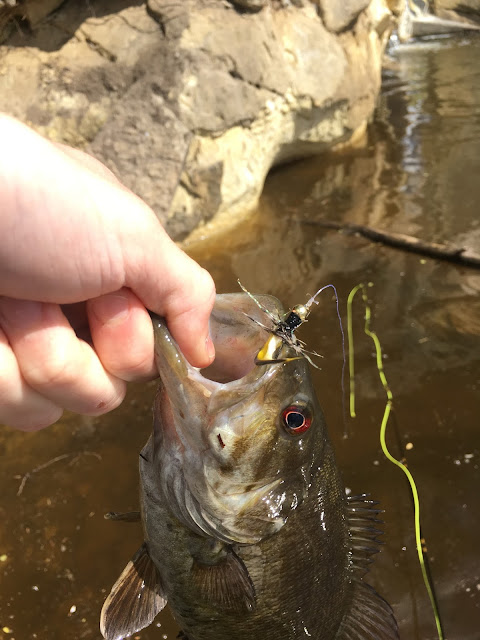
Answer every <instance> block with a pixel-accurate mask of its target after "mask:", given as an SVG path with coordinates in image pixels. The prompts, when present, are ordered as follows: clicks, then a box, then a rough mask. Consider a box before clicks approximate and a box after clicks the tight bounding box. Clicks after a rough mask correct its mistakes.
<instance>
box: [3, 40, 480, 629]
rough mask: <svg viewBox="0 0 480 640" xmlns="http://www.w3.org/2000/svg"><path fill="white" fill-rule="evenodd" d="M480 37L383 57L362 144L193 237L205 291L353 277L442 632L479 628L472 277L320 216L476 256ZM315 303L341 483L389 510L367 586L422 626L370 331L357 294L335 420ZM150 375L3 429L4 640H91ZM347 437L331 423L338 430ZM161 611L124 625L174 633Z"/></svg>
mask: <svg viewBox="0 0 480 640" xmlns="http://www.w3.org/2000/svg"><path fill="white" fill-rule="evenodd" d="M478 60H480V39H479V38H477V39H470V40H469V39H464V38H460V39H449V38H445V39H441V40H436V41H429V42H424V43H420V44H413V45H409V46H403V47H402V48H400V49H397V50H394V51H392V52H391V55H390V58H389V59H388V60H387V64H386V70H385V72H384V83H383V93H382V96H381V99H380V102H379V106H378V110H377V113H376V117H375V121H374V122H373V123H372V125H371V127H370V130H369V137H368V144H367V145H366V146H365V147H363V148H359V149H355V150H349V151H344V152H343V153H341V154H337V155H326V156H322V157H321V158H317V159H312V160H309V161H304V162H300V163H298V164H295V165H290V166H288V167H283V168H280V169H277V170H276V171H274V172H273V173H272V174H271V176H270V177H269V179H268V180H267V184H266V187H265V192H264V195H263V197H262V200H261V203H260V206H259V208H258V210H257V211H256V212H254V213H253V214H252V215H251V216H250V217H249V218H248V220H246V221H244V222H243V223H241V224H239V225H238V226H237V227H236V228H235V229H234V230H229V231H228V230H226V231H225V232H224V233H220V234H219V233H217V234H216V235H215V236H214V237H212V238H210V239H208V238H206V239H205V240H203V241H197V242H196V243H195V244H191V245H190V246H189V247H188V250H189V252H190V253H191V255H192V256H193V257H194V258H196V259H197V260H198V261H199V262H200V263H201V264H202V265H204V266H205V267H207V268H208V269H209V270H210V271H211V273H212V274H213V276H214V278H215V280H216V283H217V286H218V291H219V292H226V291H236V290H237V289H238V286H237V284H236V281H237V278H240V280H241V281H242V283H243V284H244V285H245V286H246V287H247V288H248V289H249V290H250V291H253V292H261V293H271V294H274V295H276V296H277V297H279V298H280V299H281V300H282V301H283V302H284V304H285V305H293V304H298V303H300V302H304V301H305V300H306V297H307V294H312V293H314V292H315V291H316V290H317V289H318V288H319V287H321V286H323V285H325V284H328V283H333V284H334V285H335V286H336V287H337V290H338V292H339V296H340V305H341V310H342V315H343V316H344V315H345V314H344V311H345V301H346V297H347V296H348V293H349V291H350V290H351V289H352V287H354V286H355V285H356V284H358V283H360V282H371V283H373V286H372V287H371V288H369V289H368V295H369V299H370V301H371V307H372V314H373V325H374V328H375V330H376V331H377V333H378V335H379V337H380V339H381V342H382V347H383V350H384V368H385V372H386V375H387V378H388V382H389V384H390V387H391V389H392V391H393V396H394V407H395V410H394V416H393V419H392V421H391V423H390V426H389V435H388V443H389V446H390V448H391V450H392V453H393V454H394V455H396V456H397V457H403V456H405V458H406V460H407V462H408V466H409V468H410V470H411V471H412V473H413V474H414V476H415V479H416V482H417V485H418V489H419V493H420V500H421V508H422V516H421V517H422V532H423V535H424V537H425V539H426V545H427V547H428V558H429V567H430V571H431V574H432V577H433V580H434V584H435V591H436V596H437V599H438V603H439V609H440V614H441V618H442V621H443V625H444V630H445V636H446V638H447V639H448V640H478V639H479V638H480V561H479V558H480V542H479V536H478V528H479V523H480V500H479V499H478V492H479V487H480V484H479V483H480V470H479V465H480V432H479V426H480V425H479V413H480V399H479V390H480V368H479V364H480V342H479V335H480V298H479V292H480V272H478V271H475V270H473V269H468V268H462V267H458V266H454V265H452V264H450V263H446V262H441V261H437V260H433V259H429V258H422V257H421V256H418V255H415V254H411V253H406V252H403V251H400V250H396V249H391V248H386V247H383V246H381V245H378V244H373V243H371V242H369V241H367V240H364V239H362V238H359V237H356V236H352V235H346V234H343V233H340V232H337V231H332V230H327V229H325V228H323V227H322V226H321V225H317V224H315V222H316V221H317V222H318V221H322V220H325V219H326V220H333V221H336V222H340V223H356V224H363V225H369V226H372V227H376V228H379V229H383V230H388V231H393V232H400V233H406V234H410V235H413V236H417V237H419V238H422V239H424V240H428V241H433V242H440V243H448V244H453V245H455V246H458V247H466V246H468V247H469V248H472V249H474V250H476V251H477V252H480V216H479V203H480V179H479V176H480V65H479V64H478ZM330 291H331V290H328V291H326V292H324V293H323V294H322V296H321V298H320V304H319V305H318V307H316V308H315V310H314V312H313V313H312V315H311V317H310V320H309V322H308V324H307V325H305V329H304V330H303V328H302V331H303V333H302V334H301V337H302V338H303V339H304V340H306V341H307V343H308V345H309V346H310V348H312V349H315V350H316V351H318V352H320V353H321V354H322V355H323V356H324V358H323V359H322V360H321V361H319V364H320V366H321V370H318V371H315V372H314V377H315V383H316V387H317V391H318V395H319V399H320V402H321V403H322V405H323V406H324V410H325V414H326V418H327V423H328V424H329V426H330V432H331V436H332V438H333V440H334V443H335V447H336V451H337V455H338V460H339V464H340V466H341V468H342V471H343V473H344V477H345V482H346V485H347V487H349V488H350V489H351V490H352V491H353V492H354V493H359V492H370V493H371V494H372V495H373V496H374V497H375V498H377V499H379V500H381V502H382V506H383V507H384V508H385V521H386V535H385V545H384V546H383V548H382V553H381V554H380V555H379V556H378V557H377V560H376V562H375V563H374V566H373V568H372V571H371V574H370V578H369V581H370V582H371V583H372V584H373V585H374V586H375V588H377V590H378V591H380V592H381V593H382V594H383V596H384V597H385V598H386V599H387V600H388V601H389V602H390V603H391V604H392V606H393V608H394V610H395V613H396V615H397V618H398V621H399V625H400V630H401V638H402V640H434V638H436V634H435V625H434V621H433V617H432V614H431V611H430V608H429V604H428V600H427V597H426V594H425V590H424V588H423V583H422V581H421V575H420V570H419V566H418V561H417V559H416V552H415V546H414V535H413V520H412V518H413V516H412V501H411V497H410V493H409V489H408V486H407V483H406V481H405V479H404V476H403V474H402V473H401V472H400V470H398V469H397V468H396V467H394V466H393V465H392V464H391V463H389V462H388V461H387V460H386V459H385V458H384V457H383V455H382V452H381V450H380V446H379V437H378V433H379V427H380V422H381V418H382V414H383V409H384V406H385V395H384V392H383V390H382V387H381V384H380V381H379V378H378V372H377V370H376V367H375V359H374V353H373V347H372V344H371V343H370V342H369V340H368V339H367V338H366V337H365V336H364V335H363V334H362V327H363V310H362V304H361V300H360V299H358V300H356V302H355V305H357V306H356V308H355V307H354V316H355V318H354V331H355V341H356V342H355V345H356V349H355V353H356V374H357V377H356V388H357V416H358V417H357V418H356V419H355V420H352V419H350V418H347V419H344V417H343V410H342V393H341V384H340V380H341V365H342V350H341V336H340V330H339V324H338V319H337V316H336V312H335V302H334V300H333V298H332V296H331V295H330ZM154 389H155V384H154V383H150V384H147V385H132V386H131V389H130V392H129V395H128V397H127V400H126V401H125V402H124V404H123V405H122V406H121V407H120V408H119V409H118V410H116V411H115V412H113V413H111V414H109V415H107V416H104V417H102V418H95V419H92V418H82V417H78V416H75V415H66V416H65V417H64V419H62V421H61V423H59V424H57V425H55V426H54V427H51V428H50V429H46V430H44V431H42V432H39V433H34V434H23V433H20V432H14V431H10V430H3V431H2V434H1V436H0V455H1V458H2V464H1V468H0V486H1V488H2V498H1V500H0V516H1V518H2V523H3V526H2V527H1V528H0V584H1V589H0V628H3V633H4V635H5V637H6V638H9V639H10V640H13V639H15V640H30V639H34V638H38V639H39V640H47V639H48V640H57V639H58V640H60V639H62V640H63V639H64V638H75V639H80V638H88V639H90V638H100V634H99V632H98V618H99V612H100V608H101V605H102V602H103V600H104V598H105V596H106V594H107V593H108V591H109V589H110V587H111V585H112V584H113V582H114V581H115V579H116V578H117V577H118V574H119V573H120V571H121V570H122V569H123V567H124V565H125V564H126V562H127V560H128V559H129V558H130V556H131V555H132V554H133V553H134V552H135V550H136V548H137V547H138V546H139V544H140V542H141V529H140V527H139V525H137V524H129V523H115V522H110V521H106V520H104V518H103V514H104V513H105V512H107V511H110V510H116V511H128V510H135V509H137V507H138V498H137V491H138V480H137V460H138V452H139V450H140V448H141V446H142V445H143V443H144V442H145V441H146V439H147V437H148V434H149V431H150V428H151V403H152V397H153V393H154ZM345 430H346V431H347V432H348V434H349V437H348V438H346V439H345V438H344V437H343V434H344V431H345ZM175 635H176V627H175V623H174V622H173V621H172V619H171V616H170V614H169V613H168V611H167V612H164V613H162V614H160V616H159V617H158V619H157V621H156V625H155V626H152V627H151V628H149V629H148V630H145V631H142V632H140V633H138V634H136V635H135V636H134V637H135V638H136V639H140V638H141V639H143V640H153V639H159V638H164V639H166V638H174V637H175Z"/></svg>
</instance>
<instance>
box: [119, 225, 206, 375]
mask: <svg viewBox="0 0 480 640" xmlns="http://www.w3.org/2000/svg"><path fill="white" fill-rule="evenodd" d="M147 217H148V216H147ZM137 222H138V218H137ZM150 225H151V228H150V229H146V228H145V227H144V225H141V226H142V227H143V228H142V229H141V230H140V229H139V227H138V226H137V228H136V229H135V231H136V232H137V233H139V232H140V236H138V237H137V239H134V238H132V234H131V233H130V234H129V238H128V241H127V242H126V243H125V244H124V256H125V254H126V257H124V260H125V279H126V282H125V284H126V286H128V287H130V289H132V290H133V291H134V292H135V294H136V295H137V296H138V297H139V298H140V300H141V301H142V302H143V304H144V305H145V306H146V307H147V309H150V310H151V311H153V312H155V313H157V314H158V315H161V316H163V317H164V318H166V321H167V325H168V328H169V330H170V332H171V334H172V336H173V338H174V339H175V341H176V342H177V344H178V346H179V347H180V350H181V351H182V353H183V354H184V355H185V357H186V358H187V360H188V361H189V362H190V363H191V364H192V365H193V366H195V367H206V366H208V365H209V364H211V362H212V361H213V359H214V357H215V350H214V346H213V343H212V340H211V338H210V332H209V326H208V323H209V318H210V313H211V310H212V307H213V304H214V302H215V284H214V282H213V279H212V277H211V275H210V274H209V273H208V271H206V270H205V269H203V268H202V267H200V265H198V264H197V263H196V262H195V261H194V260H192V258H190V257H189V256H187V254H186V253H184V252H183V251H182V250H181V249H180V248H179V247H178V246H177V245H176V244H175V243H174V242H173V241H172V240H171V239H170V237H169V236H168V235H167V233H166V232H165V230H164V229H163V227H162V226H161V224H160V222H159V221H158V219H157V217H156V216H155V214H154V213H153V212H151V217H150V219H149V225H148V226H150ZM130 231H132V230H131V229H130Z"/></svg>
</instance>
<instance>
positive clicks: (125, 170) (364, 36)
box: [0, 0, 393, 238]
mask: <svg viewBox="0 0 480 640" xmlns="http://www.w3.org/2000/svg"><path fill="white" fill-rule="evenodd" d="M34 1H35V0H30V2H31V3H33V2H34ZM47 4H48V3H47ZM57 4H58V3H57ZM390 4H392V3H390ZM392 23H393V19H392V13H391V11H390V10H389V8H388V2H387V1H386V0H372V1H371V2H368V1H367V0H348V1H346V2H343V3H339V2H335V1H334V0H314V1H313V0H295V2H293V3H290V2H282V1H280V0H232V1H231V2H227V1H226V0H218V1H217V2H212V0H182V2H171V0H148V1H147V2H142V1H141V0H136V1H127V0H96V1H92V2H90V3H83V2H82V3H79V2H75V1H73V0H70V1H67V2H65V3H64V4H63V5H62V6H61V7H60V8H59V9H57V11H56V12H55V13H53V14H51V15H50V16H49V18H48V22H47V21H45V22H40V24H37V25H36V26H35V28H34V29H31V31H30V32H25V31H19V28H20V27H21V24H20V25H19V26H18V27H16V28H15V31H14V33H13V34H12V35H11V36H10V37H9V39H8V40H7V41H6V42H5V43H4V44H3V46H2V47H1V48H2V49H3V51H4V54H5V53H7V54H8V55H1V56H0V109H2V110H4V111H6V112H8V113H11V114H12V115H15V116H17V117H18V118H20V119H21V120H23V121H25V122H27V123H28V124H30V125H32V126H33V127H34V128H36V129H37V130H38V131H40V132H41V133H43V134H45V135H47V136H48V137H50V138H51V139H53V140H58V141H62V142H66V143H68V144H72V145H74V146H77V147H80V148H84V149H86V150H88V151H90V152H92V153H93V154H94V155H96V156H97V157H98V158H99V159H100V160H102V161H103V162H105V163H106V164H107V165H108V166H109V167H110V168H111V169H112V170H113V171H114V172H115V173H116V174H117V175H118V177H119V178H120V179H121V180H122V181H123V182H124V183H125V184H126V185H127V186H129V187H130V188H131V189H132V190H133V191H135V192H136V193H138V194H139V195H140V196H141V197H142V198H144V199H145V200H146V201H147V202H148V203H149V204H150V205H151V206H152V207H153V209H154V210H155V211H156V213H157V215H158V216H159V218H160V220H161V221H162V222H163V223H164V224H166V226H167V228H168V230H169V231H170V233H171V234H172V235H173V236H174V237H176V238H180V237H183V236H185V235H186V234H187V233H189V232H190V231H191V230H192V229H194V228H195V227H196V226H197V225H198V224H200V223H202V222H205V221H207V220H210V219H211V218H212V217H213V216H215V215H216V214H220V213H227V214H228V215H230V214H234V213H235V212H237V211H245V210H247V209H249V208H251V207H253V206H254V205H255V203H256V202H257V200H258V197H259V195H260V193H261V190H262V187H263V183H264V179H265V177H266V175H267V173H268V171H269V170H270V169H271V167H273V166H275V165H276V164H279V163H283V162H287V161H290V160H293V159H295V158H300V157H304V156H307V155H312V154H316V153H319V152H321V151H323V150H325V149H328V148H331V147H333V146H335V145H338V144H339V143H345V142H348V141H349V140H351V139H352V137H356V136H359V135H360V134H361V132H362V131H364V129H365V127H366V124H367V122H368V120H369V118H370V117H371V115H372V112H373V109H374V106H375V100H376V97H377V94H378V91H379V87H380V71H381V62H382V55H383V50H384V46H385V44H386V41H387V39H388V37H389V34H390V30H391V28H392V26H393V24H392ZM54 179H55V177H54V176H52V180H54Z"/></svg>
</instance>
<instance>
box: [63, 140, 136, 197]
mask: <svg viewBox="0 0 480 640" xmlns="http://www.w3.org/2000/svg"><path fill="white" fill-rule="evenodd" d="M53 144H54V145H55V146H56V147H57V149H60V151H62V152H63V153H64V154H65V155H67V156H68V157H69V158H72V160H75V161H76V162H78V163H79V164H81V165H82V166H83V167H85V169H89V170H90V171H92V173H96V174H97V175H99V176H101V177H102V178H104V179H105V180H108V181H109V182H112V183H113V184H115V185H116V186H118V187H121V188H122V189H125V187H124V186H123V185H122V183H121V182H120V181H119V180H118V178H117V177H116V175H115V174H114V173H113V172H112V171H110V169H109V168H108V167H106V166H105V165H104V164H103V163H101V162H100V160H97V159H96V158H94V157H93V156H90V155H89V154H88V153H85V152H84V151H80V149H74V148H73V147H69V146H67V145H66V144H62V143H61V142H55V143H53Z"/></svg>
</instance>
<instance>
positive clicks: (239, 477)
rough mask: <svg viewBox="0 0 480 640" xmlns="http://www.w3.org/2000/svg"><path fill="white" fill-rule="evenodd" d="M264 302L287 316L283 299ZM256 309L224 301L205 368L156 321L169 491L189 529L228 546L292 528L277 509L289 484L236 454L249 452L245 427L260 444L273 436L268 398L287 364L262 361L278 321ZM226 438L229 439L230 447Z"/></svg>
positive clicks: (233, 298) (159, 452)
mask: <svg viewBox="0 0 480 640" xmlns="http://www.w3.org/2000/svg"><path fill="white" fill-rule="evenodd" d="M259 297H260V296H259ZM245 298H247V299H245ZM261 298H262V304H269V305H270V309H273V311H272V313H273V312H275V313H276V314H277V315H278V316H279V317H281V314H282V313H283V309H282V308H281V307H280V303H279V302H278V301H277V300H276V298H270V296H262V297H261ZM272 301H273V302H272ZM252 307H255V304H254V303H252V301H251V300H250V299H248V297H247V296H245V295H244V294H227V295H224V296H217V300H216V303H215V307H214V310H213V312H212V316H211V321H210V332H211V336H212V340H213V343H214V345H215V349H216V358H215V361H214V363H213V365H211V366H210V367H208V368H206V369H203V370H199V369H197V368H195V367H193V366H191V365H190V364H189V363H188V361H187V360H186V359H185V357H184V356H183V354H182V353H181V352H180V350H179V348H178V346H177V344H176V342H175V341H174V340H173V338H172V336H171V335H170V332H169V331H168V328H167V326H166V323H165V321H164V320H163V319H162V318H160V317H158V316H152V322H153V326H154V334H155V357H156V364H157V367H158V371H159V373H160V378H161V382H162V384H161V392H160V394H159V395H158V396H157V401H156V406H155V415H156V418H155V428H154V441H155V442H156V443H157V444H156V445H155V451H156V453H155V456H156V459H157V460H158V463H159V464H158V466H157V469H158V470H159V472H160V478H161V484H162V487H163V491H164V494H165V495H166V496H167V499H168V501H169V503H170V505H171V506H172V507H173V508H174V510H175V513H176V515H177V517H179V519H180V520H182V521H183V522H184V523H185V524H186V525H187V526H189V527H190V528H192V529H193V530H195V531H197V532H198V533H202V534H203V535H205V534H207V535H211V536H215V537H216V538H217V539H221V540H223V541H224V542H227V543H241V544H242V543H243V544H251V543H254V542H256V541H258V540H260V539H261V538H262V537H263V536H264V535H265V532H266V531H268V535H270V534H271V533H274V532H275V531H278V529H279V528H280V527H281V526H283V523H284V520H283V518H282V517H281V515H280V513H279V510H278V509H277V507H276V506H275V504H276V502H275V501H276V498H275V494H276V493H277V491H278V490H279V486H280V485H281V484H282V478H281V477H279V475H278V472H277V473H275V474H273V476H272V475H271V474H270V473H266V474H265V476H262V474H261V471H260V472H259V474H258V475H257V474H256V472H255V473H254V472H252V470H251V468H250V469H249V471H248V473H247V474H246V475H244V474H243V471H242V468H241V467H237V458H236V454H235V455H233V452H234V451H235V447H240V448H242V444H243V437H244V434H245V429H249V437H251V434H252V433H254V441H255V443H256V444H255V446H257V444H259V441H260V440H261V439H262V438H267V436H268V433H269V428H270V427H266V426H265V424H266V423H265V420H264V418H263V401H264V398H265V393H266V389H267V388H268V385H269V384H270V383H271V382H272V381H273V380H274V379H276V375H277V373H280V372H281V370H282V369H283V367H284V366H285V364H284V363H283V362H281V363H271V364H263V363H262V364H261V366H260V365H259V364H257V363H256V361H255V358H256V356H257V354H258V353H259V351H260V350H261V349H262V347H263V346H264V345H265V344H266V342H267V341H268V340H269V339H271V336H272V330H271V328H274V323H273V320H272V318H270V317H269V316H268V314H265V312H263V311H262V310H261V309H259V308H256V307H255V308H252ZM269 323H270V326H269ZM270 327H271V328H270ZM280 346H281V345H280ZM290 351H292V350H291V349H290V348H289V347H285V354H286V355H292V354H291V353H290ZM285 354H284V353H283V352H282V355H285ZM293 355H295V354H293ZM289 366H291V365H289ZM239 406H241V407H242V409H241V411H240V412H239V413H240V414H241V415H238V419H236V417H235V416H236V415H237V413H238V411H237V410H238V407H239ZM232 408H233V409H234V411H233V414H235V415H232ZM236 412H237V413H236ZM245 418H247V420H245ZM219 425H220V426H219ZM222 425H223V427H222ZM246 425H247V426H246ZM222 436H223V437H224V438H227V440H226V441H225V448H224V450H222V449H223V447H222V444H223V442H222V441H221V437H222ZM218 438H220V441H219V440H218ZM250 441H252V440H250ZM267 449H268V445H267ZM230 452H232V453H230ZM255 476H256V477H255ZM269 505H273V506H269ZM247 514H248V517H246V516H247ZM253 521H255V525H254V527H253V529H254V530H252V524H251V523H252V522H253Z"/></svg>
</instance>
